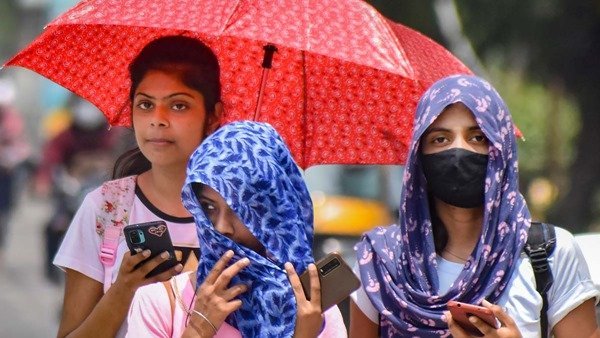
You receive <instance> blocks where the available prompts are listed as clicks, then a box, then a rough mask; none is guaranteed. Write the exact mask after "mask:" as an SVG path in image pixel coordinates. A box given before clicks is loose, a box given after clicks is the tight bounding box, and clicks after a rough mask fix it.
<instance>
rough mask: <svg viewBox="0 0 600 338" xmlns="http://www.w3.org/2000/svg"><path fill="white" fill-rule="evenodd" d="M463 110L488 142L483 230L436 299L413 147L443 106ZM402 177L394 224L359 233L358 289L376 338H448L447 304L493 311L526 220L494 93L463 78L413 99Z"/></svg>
mask: <svg viewBox="0 0 600 338" xmlns="http://www.w3.org/2000/svg"><path fill="white" fill-rule="evenodd" d="M456 102H462V103H463V104H465V105H466V106H467V107H468V108H469V109H470V110H471V111H472V112H473V114H474V115H475V119H476V121H477V123H478V124H479V126H480V127H481V129H482V131H483V132H484V134H485V135H486V136H487V138H488V139H489V142H490V147H489V160H488V168H487V178H486V180H485V203H484V225H483V230H482V233H481V237H480V239H479V242H478V243H477V245H476V247H475V249H474V250H473V253H472V254H471V257H470V259H469V260H468V262H467V263H466V264H465V266H464V268H463V270H462V272H461V273H460V275H459V276H458V278H457V280H456V281H455V282H454V283H453V285H452V286H451V288H450V289H449V290H448V292H447V293H446V294H443V295H440V294H439V293H438V288H439V287H438V286H439V282H438V275H437V271H436V268H437V261H436V258H437V254H436V252H435V246H434V241H433V232H432V224H431V216H430V208H429V203H428V197H427V186H426V181H425V177H424V176H423V170H422V167H421V163H420V160H419V151H420V150H419V140H420V138H421V136H422V135H423V133H424V132H425V130H426V129H427V128H428V127H429V125H431V123H432V122H433V121H434V120H435V119H436V118H437V117H438V116H439V115H440V113H441V112H442V111H443V110H444V109H445V108H446V107H447V106H448V105H451V104H453V103H456ZM410 149H411V152H410V154H409V157H408V161H407V165H406V168H405V172H404V185H403V187H402V194H401V205H400V221H399V224H398V225H392V226H389V227H379V228H376V229H374V230H372V231H370V232H368V233H366V234H365V235H364V236H363V238H362V240H361V241H360V242H359V243H358V244H357V246H356V250H357V259H358V262H359V267H360V274H361V279H362V282H363V287H364V289H365V291H366V293H367V295H368V296H369V298H370V300H371V302H372V303H373V305H374V306H375V308H376V309H377V310H378V311H379V313H380V326H381V334H382V335H383V336H387V337H391V336H418V337H440V336H448V335H449V332H448V325H447V324H446V323H445V322H444V321H443V320H442V315H443V311H445V310H446V303H447V302H448V301H449V300H458V301H463V302H467V303H477V304H478V303H480V302H481V300H482V299H484V298H485V299H487V300H488V301H490V302H492V303H495V302H497V301H498V299H499V298H500V296H501V295H502V293H503V291H504V290H505V288H506V286H507V283H508V281H509V280H510V277H511V275H512V273H513V271H514V270H515V266H514V263H515V262H516V260H517V259H518V258H519V255H520V253H521V251H522V248H523V245H524V244H525V242H526V241H527V232H528V229H529V225H530V214H529V210H528V209H527V205H526V203H525V200H524V198H523V196H522V195H521V193H520V192H519V186H518V183H519V182H518V168H517V146H516V139H515V136H514V128H513V123H512V120H511V116H510V113H509V111H508V108H507V107H506V105H505V103H504V101H503V100H502V98H500V96H499V95H498V93H497V92H496V90H495V89H494V88H493V87H492V86H491V85H490V84H489V83H488V82H486V81H484V80H482V79H480V78H478V77H475V76H470V75H455V76H451V77H448V78H445V79H442V80H440V81H438V82H436V83H435V84H433V85H432V87H431V88H429V90H427V92H426V93H425V94H424V95H423V97H422V98H421V100H420V102H419V105H418V107H417V112H416V116H415V126H414V134H413V138H412V144H411V148H410Z"/></svg>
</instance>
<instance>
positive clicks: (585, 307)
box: [553, 298, 600, 338]
mask: <svg viewBox="0 0 600 338" xmlns="http://www.w3.org/2000/svg"><path fill="white" fill-rule="evenodd" d="M594 303H595V302H594V299H593V298H591V299H588V300H586V301H585V302H583V304H581V305H579V306H578V307H576V308H575V309H573V310H572V311H571V312H569V313H568V314H567V315H566V316H565V317H564V318H563V319H561V320H560V321H559V322H558V323H557V324H556V325H555V326H554V330H553V333H554V337H556V338H562V337H565V338H568V337H573V332H577V335H578V336H579V337H594V335H596V336H600V330H599V329H598V323H597V322H596V310H595V308H594V306H595V304H594Z"/></svg>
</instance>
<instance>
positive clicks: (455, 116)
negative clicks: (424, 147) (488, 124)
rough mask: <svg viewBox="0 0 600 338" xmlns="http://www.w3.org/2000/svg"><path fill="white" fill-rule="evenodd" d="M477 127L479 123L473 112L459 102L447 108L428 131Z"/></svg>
mask: <svg viewBox="0 0 600 338" xmlns="http://www.w3.org/2000/svg"><path fill="white" fill-rule="evenodd" d="M476 126H477V122H476V121H475V116H474V115H473V113H472V112H471V110H469V108H467V106H465V105H464V104H462V103H460V102H459V103H454V104H451V105H449V106H448V107H446V109H444V111H442V112H441V113H440V115H439V116H438V117H437V118H436V119H435V121H433V123H432V124H431V125H430V126H429V128H428V129H429V130H431V129H438V128H442V129H462V128H471V127H476Z"/></svg>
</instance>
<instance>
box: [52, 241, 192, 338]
mask: <svg viewBox="0 0 600 338" xmlns="http://www.w3.org/2000/svg"><path fill="white" fill-rule="evenodd" d="M148 256H150V252H149V251H148V250H146V251H144V252H140V253H138V254H136V255H133V256H131V254H130V253H129V252H127V253H125V256H124V258H123V262H122V263H121V267H120V269H119V274H118V276H119V277H118V278H117V280H116V282H115V283H114V284H113V285H112V287H111V288H110V289H109V290H108V292H107V293H106V294H105V295H102V292H103V289H102V283H100V282H98V281H95V280H93V279H91V278H89V277H87V276H85V275H84V274H82V273H80V272H77V271H75V270H72V269H67V276H66V283H65V295H64V305H63V313H62V318H61V322H60V326H59V329H58V337H91V336H94V337H114V336H115V335H116V333H117V332H118V330H119V328H120V327H121V325H122V323H123V320H124V319H125V316H126V315H127V311H128V310H129V305H130V304H131V301H132V299H133V295H134V293H135V290H137V288H138V287H140V286H142V285H145V284H150V283H154V282H157V281H164V280H167V279H169V278H171V277H172V276H174V275H176V274H177V273H179V271H181V269H182V268H183V267H182V266H181V264H179V265H177V266H175V267H173V268H172V269H170V270H167V271H165V272H163V273H161V274H159V275H156V276H154V277H151V278H145V276H146V274H147V273H148V272H150V271H151V270H152V269H154V268H155V267H156V266H157V265H158V264H160V263H161V262H162V261H163V260H165V258H163V257H162V256H161V255H159V256H157V257H155V258H153V259H152V260H150V261H148V262H147V263H144V264H143V265H142V266H140V267H139V268H137V269H134V267H135V266H136V265H137V264H138V263H140V262H141V261H143V260H144V259H146V258H147V257H148Z"/></svg>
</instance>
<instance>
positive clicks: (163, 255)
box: [136, 250, 171, 276]
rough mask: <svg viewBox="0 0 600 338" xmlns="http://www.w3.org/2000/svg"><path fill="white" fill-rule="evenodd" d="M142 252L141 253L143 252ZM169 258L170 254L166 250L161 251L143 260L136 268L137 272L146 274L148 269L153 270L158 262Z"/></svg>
mask: <svg viewBox="0 0 600 338" xmlns="http://www.w3.org/2000/svg"><path fill="white" fill-rule="evenodd" d="M145 251H149V250H144V252H145ZM144 252H142V254H143V253H144ZM170 258H171V254H170V253H169V252H167V251H165V252H162V253H161V254H160V255H157V256H156V257H154V258H152V259H150V260H148V261H146V262H144V263H143V264H142V265H140V267H139V268H137V269H136V271H137V272H139V273H141V274H143V275H144V276H146V275H147V274H148V273H149V272H150V271H152V270H154V268H156V267H157V266H158V265H159V264H160V263H162V262H164V261H166V260H168V259H170Z"/></svg>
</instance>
